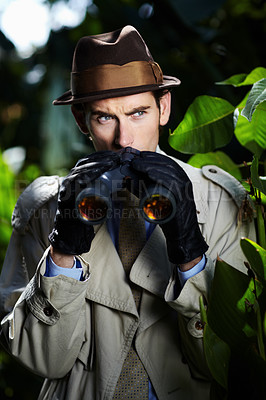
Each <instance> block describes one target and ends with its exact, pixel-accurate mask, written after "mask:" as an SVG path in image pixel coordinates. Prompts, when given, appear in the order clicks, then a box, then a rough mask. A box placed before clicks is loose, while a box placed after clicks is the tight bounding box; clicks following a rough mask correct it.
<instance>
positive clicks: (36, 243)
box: [0, 176, 59, 319]
mask: <svg viewBox="0 0 266 400" xmlns="http://www.w3.org/2000/svg"><path fill="white" fill-rule="evenodd" d="M58 187H59V178H58V177H56V176H54V177H40V178H38V179H36V180H35V181H34V182H33V183H32V184H31V185H29V186H28V187H27V189H26V190H25V191H24V192H23V193H22V194H21V196H20V197H19V199H18V201H17V204H16V206H15V209H14V212H13V215H12V226H13V232H12V235H11V239H10V242H9V245H8V249H7V252H6V256H5V260H4V264H3V267H2V271H1V275H0V316H1V319H2V318H3V316H4V315H5V314H7V313H8V312H10V311H11V310H12V309H13V306H14V304H15V302H16V301H17V299H18V298H19V296H20V294H21V293H22V292H23V291H24V289H25V287H26V285H27V284H28V282H29V280H30V279H31V278H32V277H33V275H34V273H35V271H36V268H37V265H38V263H39V261H40V259H41V257H42V255H43V252H44V250H45V249H46V248H47V247H48V245H49V243H48V234H49V233H50V232H51V230H52V227H53V221H54V215H55V212H56V207H57V192H58Z"/></svg>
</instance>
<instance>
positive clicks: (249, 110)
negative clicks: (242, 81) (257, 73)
mask: <svg viewBox="0 0 266 400" xmlns="http://www.w3.org/2000/svg"><path fill="white" fill-rule="evenodd" d="M265 101H266V78H264V79H261V80H260V81H258V82H256V83H254V85H253V86H252V89H251V91H250V93H249V96H248V98H247V102H246V105H245V108H244V109H243V110H242V112H241V114H242V115H243V116H244V117H246V118H247V119H248V120H249V121H251V119H252V115H253V113H254V111H255V110H256V108H257V107H258V106H259V105H260V104H261V103H263V102H264V107H263V111H264V112H266V104H265ZM264 144H265V143H264Z"/></svg>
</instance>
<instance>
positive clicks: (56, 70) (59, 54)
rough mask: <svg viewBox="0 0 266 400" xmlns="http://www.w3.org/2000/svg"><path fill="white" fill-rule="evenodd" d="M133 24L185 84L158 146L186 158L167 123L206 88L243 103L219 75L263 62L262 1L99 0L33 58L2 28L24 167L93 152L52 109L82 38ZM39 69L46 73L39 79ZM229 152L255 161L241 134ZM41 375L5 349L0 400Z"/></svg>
mask: <svg viewBox="0 0 266 400" xmlns="http://www.w3.org/2000/svg"><path fill="white" fill-rule="evenodd" d="M56 1H57V0H50V1H48V0H46V3H47V4H50V5H51V4H54V3H56ZM66 3H67V1H66ZM88 3H90V2H88ZM126 24H131V25H134V26H135V27H136V28H137V29H138V30H139V31H140V33H141V34H142V36H143V37H144V38H145V40H146V43H147V44H148V47H149V48H150V51H151V53H152V55H153V57H154V59H155V61H157V62H158V63H159V64H160V66H161V67H162V70H163V72H164V73H165V74H167V75H174V76H178V77H179V78H180V79H181V81H182V85H181V86H180V87H179V88H178V89H176V90H175V91H173V107H172V110H173V112H172V116H171V119H170V121H169V124H168V127H166V128H165V129H164V131H163V135H162V137H161V142H160V144H161V147H162V148H163V149H164V150H166V151H167V152H168V153H171V154H175V155H176V156H178V157H179V158H181V159H183V160H186V159H187V158H186V157H187V156H185V155H184V154H179V153H177V152H175V151H174V150H173V149H171V148H170V147H169V145H168V140H167V139H168V129H167V128H171V130H174V129H175V128H176V126H177V125H178V124H179V122H180V121H181V120H182V118H183V116H184V113H185V111H186V109H187V108H188V106H189V105H190V104H191V102H192V101H193V100H194V98H195V97H196V96H199V95H202V94H208V95H212V96H218V97H223V98H225V99H227V100H228V101H230V102H231V103H232V104H233V105H237V104H238V102H240V100H241V99H242V97H243V93H244V92H243V91H242V89H241V88H233V87H231V86H218V85H215V82H217V81H221V80H224V79H226V78H228V77H229V76H231V75H234V74H239V73H249V72H250V71H251V70H252V69H254V68H256V67H258V66H264V67H265V40H264V39H265V31H266V4H265V2H264V1H263V0H227V1H224V0H155V1H153V2H145V1H141V0H104V1H102V0H94V2H93V3H92V4H90V5H89V6H88V8H87V12H86V15H85V18H84V20H83V22H82V23H81V24H80V25H79V26H76V27H75V28H71V29H69V28H62V29H60V30H59V31H51V33H50V37H49V39H48V41H47V43H46V44H45V45H44V46H43V47H42V48H39V49H36V51H35V52H34V53H33V54H32V55H31V56H30V57H28V58H21V57H19V56H18V54H17V53H16V49H15V47H14V45H13V44H12V43H11V42H10V41H9V40H8V38H7V37H5V35H4V33H3V32H2V31H1V27H0V86H1V97H0V132H1V133H0V149H1V150H2V151H3V150H6V149H8V148H10V147H13V146H23V147H24V148H25V150H26V160H25V163H24V166H23V168H24V169H25V168H27V167H28V166H30V165H32V164H33V165H36V166H37V167H38V170H39V171H40V173H41V174H61V173H65V171H66V170H68V169H69V168H71V166H73V164H74V163H75V162H76V160H77V159H78V158H79V157H81V156H82V155H84V153H87V152H90V151H91V150H92V149H91V148H90V146H89V143H88V141H87V139H86V138H85V137H84V136H83V135H82V134H81V133H79V131H78V129H77V127H76V126H75V123H74V121H73V118H72V116H71V112H70V109H69V108H68V107H60V106H58V107H54V106H52V100H53V99H54V98H56V97H57V96H59V95H61V94H62V93H63V92H64V91H65V90H67V89H69V72H70V69H71V62H72V55H73V50H74V47H75V44H76V42H77V40H78V39H79V38H80V37H81V36H84V35H91V34H98V33H102V32H107V31H112V30H115V29H119V28H121V27H122V26H124V25H126ZM36 73H37V76H38V77H39V78H38V79H35V80H34V79H32V77H33V76H36ZM34 74H35V75H34ZM223 150H224V151H225V152H226V153H227V154H228V155H230V157H231V158H232V159H233V160H234V161H236V162H237V163H239V162H242V161H243V160H248V159H249V160H250V159H251V156H250V154H249V152H248V150H244V149H243V147H240V146H239V145H238V143H236V140H235V139H232V142H231V143H230V144H229V145H227V146H226V148H225V149H223ZM3 200H4V199H2V201H3ZM41 381H42V380H41V379H40V378H36V377H35V376H34V375H32V374H31V373H28V372H27V371H26V370H25V369H23V368H22V367H20V366H18V365H17V364H16V363H14V362H12V361H11V359H10V358H9V356H7V354H6V353H5V352H4V351H2V352H0V398H1V399H20V400H23V399H27V400H31V399H35V398H37V393H38V391H39V387H40V385H41Z"/></svg>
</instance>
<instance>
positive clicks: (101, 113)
mask: <svg viewBox="0 0 266 400" xmlns="http://www.w3.org/2000/svg"><path fill="white" fill-rule="evenodd" d="M90 114H91V115H98V116H100V117H106V116H108V117H109V116H110V117H115V115H114V114H111V113H109V112H106V111H101V110H93V109H91V110H90Z"/></svg>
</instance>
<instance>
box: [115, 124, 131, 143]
mask: <svg viewBox="0 0 266 400" xmlns="http://www.w3.org/2000/svg"><path fill="white" fill-rule="evenodd" d="M133 142H134V133H133V132H132V129H131V128H130V126H129V124H128V123H126V122H122V121H119V123H118V124H117V127H116V137H115V144H117V145H119V146H120V147H127V146H131V145H132V144H133Z"/></svg>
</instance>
